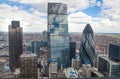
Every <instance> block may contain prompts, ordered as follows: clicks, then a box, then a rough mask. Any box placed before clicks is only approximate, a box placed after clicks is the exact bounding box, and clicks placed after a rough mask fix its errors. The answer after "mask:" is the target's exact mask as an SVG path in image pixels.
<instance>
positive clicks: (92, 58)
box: [80, 24, 96, 66]
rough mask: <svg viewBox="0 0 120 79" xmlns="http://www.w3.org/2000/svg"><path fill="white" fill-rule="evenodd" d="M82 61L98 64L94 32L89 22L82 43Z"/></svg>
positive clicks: (82, 62) (93, 64) (83, 62)
mask: <svg viewBox="0 0 120 79" xmlns="http://www.w3.org/2000/svg"><path fill="white" fill-rule="evenodd" d="M80 63H81V65H82V64H91V65H92V66H95V65H96V54H95V43H94V33H93V30H92V28H91V26H90V24H87V25H86V27H85V29H84V31H83V33H82V41H81V45H80Z"/></svg>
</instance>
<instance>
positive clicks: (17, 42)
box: [9, 21, 23, 71]
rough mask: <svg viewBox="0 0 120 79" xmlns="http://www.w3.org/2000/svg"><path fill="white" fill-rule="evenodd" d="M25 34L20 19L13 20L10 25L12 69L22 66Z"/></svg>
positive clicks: (10, 59) (10, 60) (10, 61)
mask: <svg viewBox="0 0 120 79" xmlns="http://www.w3.org/2000/svg"><path fill="white" fill-rule="evenodd" d="M22 40H23V34H22V28H21V27H20V23H19V21H12V24H11V25H9V64H10V68H11V71H14V69H16V68H18V67H19V66H20V55H21V54H22V51H23V47H22V43H23V41H22Z"/></svg>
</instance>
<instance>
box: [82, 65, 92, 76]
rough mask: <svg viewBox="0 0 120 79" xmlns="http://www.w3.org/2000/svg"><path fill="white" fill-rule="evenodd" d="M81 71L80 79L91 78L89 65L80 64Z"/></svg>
mask: <svg viewBox="0 0 120 79" xmlns="http://www.w3.org/2000/svg"><path fill="white" fill-rule="evenodd" d="M81 70H82V72H81V73H80V74H81V77H82V78H90V77H91V71H92V67H91V65H90V64H87V65H86V64H82V67H81Z"/></svg>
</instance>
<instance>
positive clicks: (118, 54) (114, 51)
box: [109, 44, 120, 61]
mask: <svg viewBox="0 0 120 79" xmlns="http://www.w3.org/2000/svg"><path fill="white" fill-rule="evenodd" d="M109 58H111V59H113V60H117V61H120V45H114V44H109Z"/></svg>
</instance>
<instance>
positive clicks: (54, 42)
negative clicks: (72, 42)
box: [48, 3, 70, 67]
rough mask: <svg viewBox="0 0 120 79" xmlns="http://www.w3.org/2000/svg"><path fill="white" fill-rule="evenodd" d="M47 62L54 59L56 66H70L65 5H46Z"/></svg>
mask: <svg viewBox="0 0 120 79" xmlns="http://www.w3.org/2000/svg"><path fill="white" fill-rule="evenodd" d="M48 52H49V60H51V59H56V60H57V61H58V66H60V65H64V66H66V67H68V66H70V53H69V34H68V20H67V5H66V4H62V3H48Z"/></svg>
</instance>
